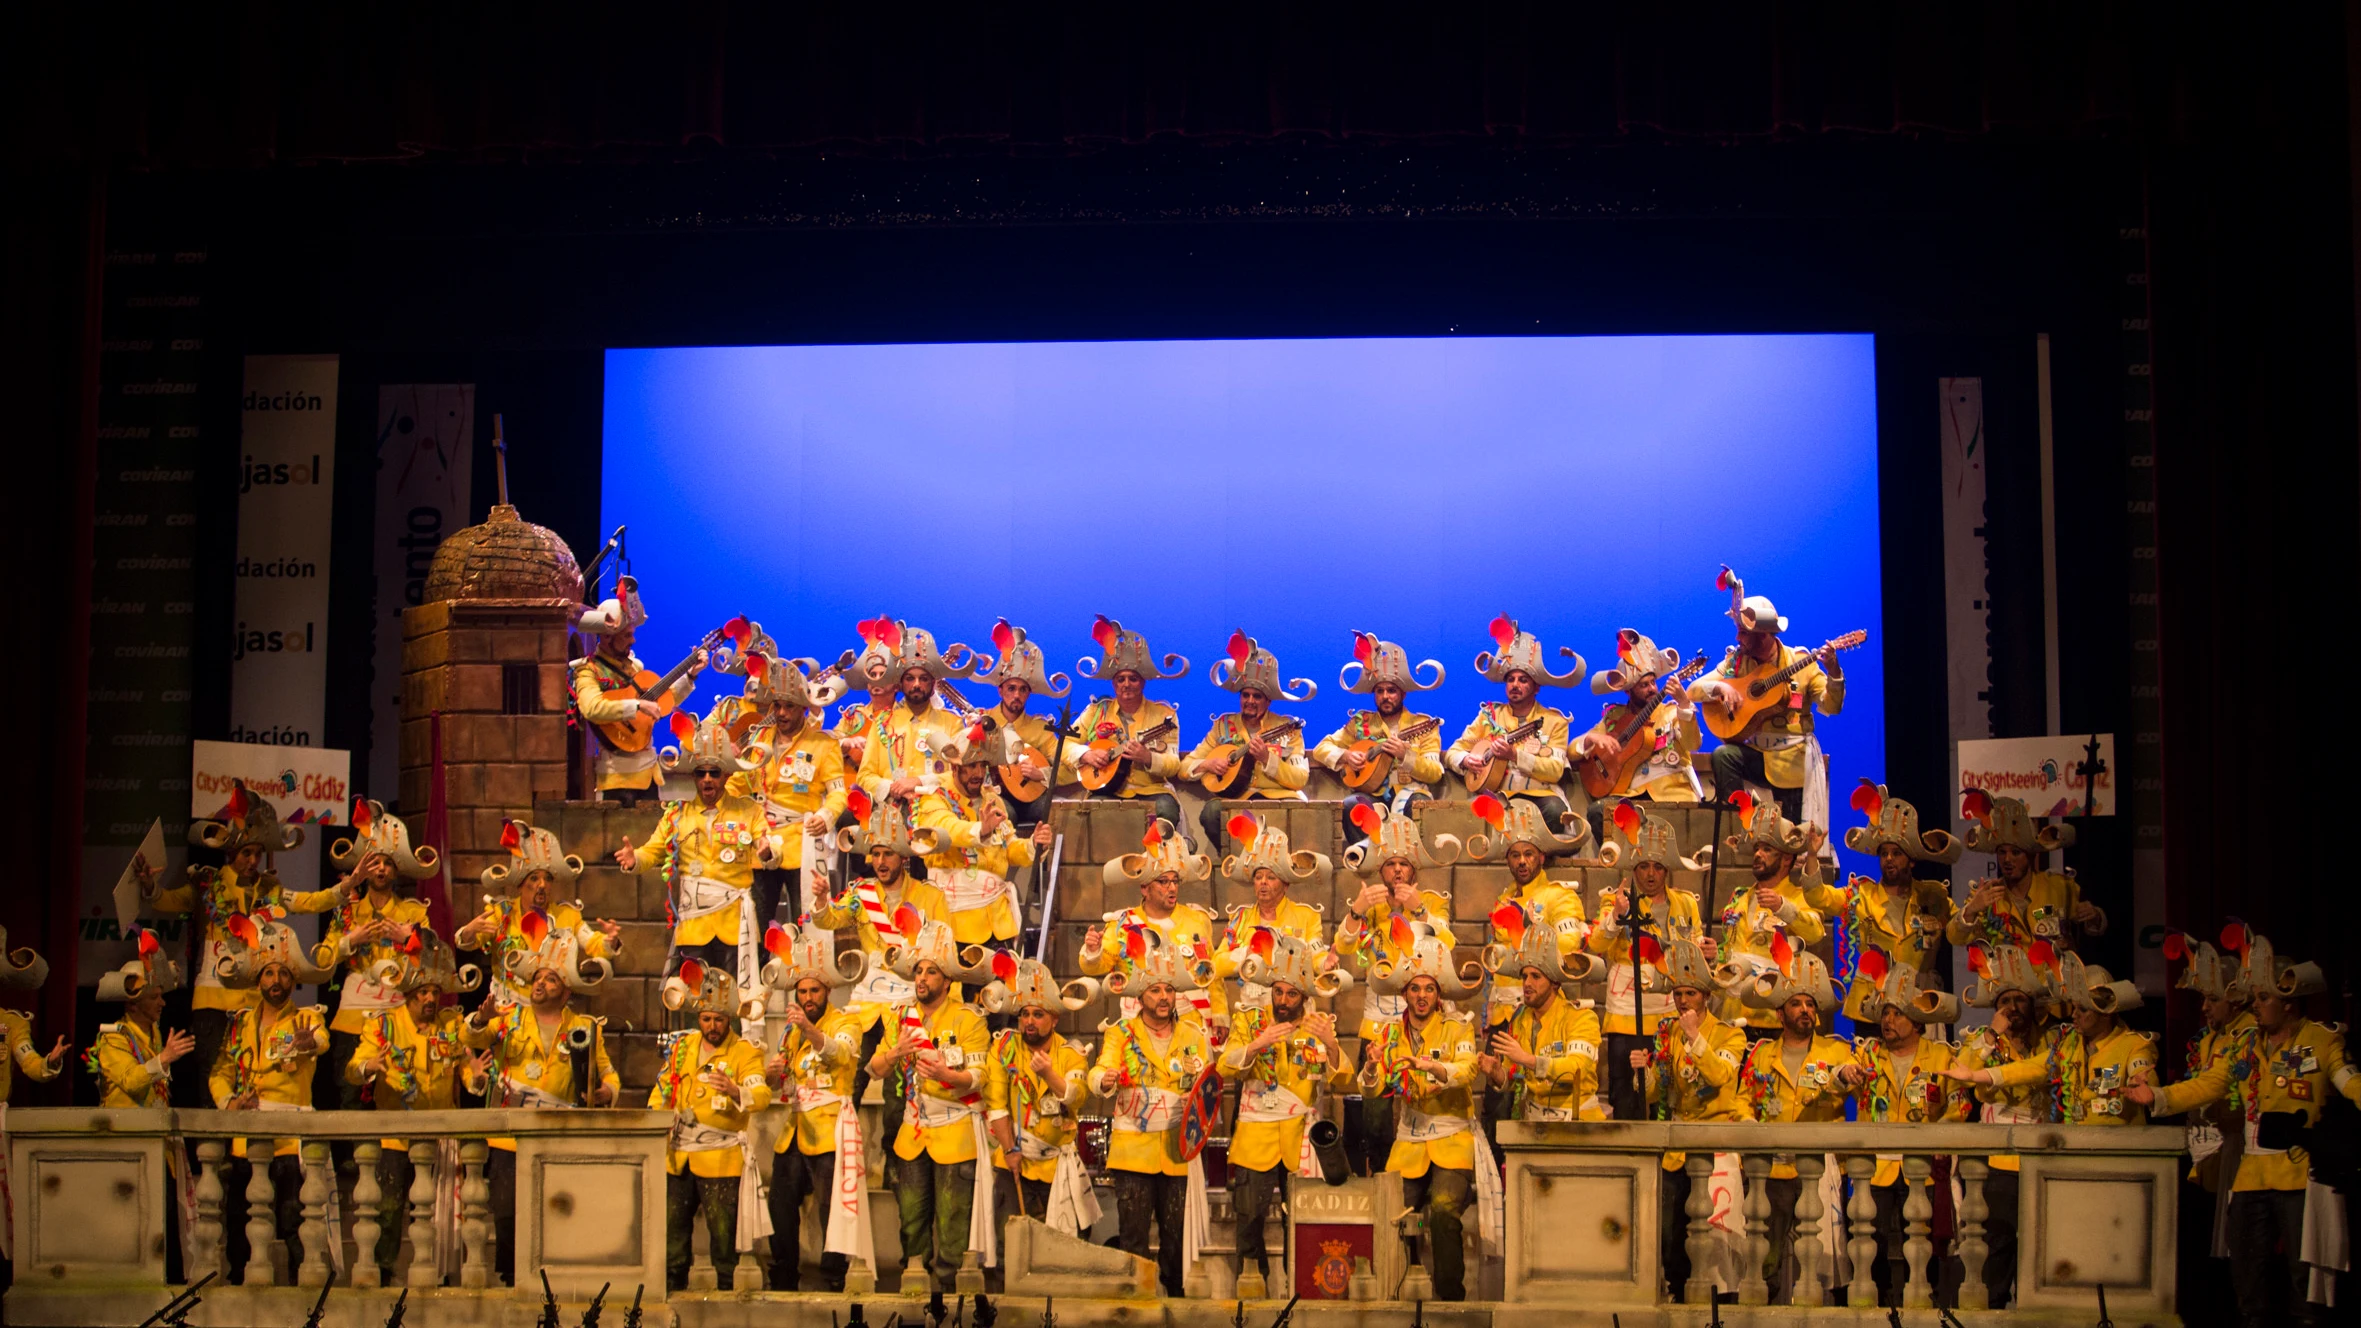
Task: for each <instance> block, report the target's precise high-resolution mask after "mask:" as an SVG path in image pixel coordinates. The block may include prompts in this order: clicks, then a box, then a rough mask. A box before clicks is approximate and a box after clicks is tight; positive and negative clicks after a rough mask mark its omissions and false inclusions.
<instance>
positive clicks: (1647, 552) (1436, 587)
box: [602, 335, 1884, 827]
mask: <svg viewBox="0 0 2361 1328" xmlns="http://www.w3.org/2000/svg"><path fill="white" fill-rule="evenodd" d="M1873 359H1874V355H1873V346H1872V339H1871V338H1870V337H1868V336H1866V335H1829V336H1710V337H1532V338H1475V337H1467V338H1458V337H1453V338H1403V339H1368V340H1309V341H1145V342H1058V343H1048V342H1041V343H1008V344H970V345H902V346H751V347H687V348H671V349H654V350H615V351H610V352H608V355H607V366H606V419H605V443H604V449H605V450H604V457H605V462H604V466H605V473H604V481H603V489H602V504H603V519H604V528H606V529H612V528H613V527H614V526H616V525H619V524H628V525H629V526H630V528H631V530H630V536H629V549H630V554H631V562H632V570H633V571H634V573H635V574H637V575H638V576H639V578H640V580H641V583H642V589H643V593H644V594H645V597H646V600H647V604H648V609H649V612H650V614H651V615H652V616H651V620H650V622H649V624H648V626H647V627H646V628H645V629H643V631H642V632H641V635H640V644H639V653H640V656H641V658H642V659H644V660H645V661H647V663H648V664H649V666H650V667H652V668H655V669H657V670H659V671H661V670H662V669H664V668H666V667H668V666H669V665H670V664H671V663H672V662H673V661H674V660H676V659H678V658H679V656H680V655H681V654H682V653H683V652H684V651H686V650H687V649H688V648H689V646H691V645H692V644H694V642H695V641H696V639H697V638H698V637H699V636H701V635H702V634H703V633H704V632H706V631H707V630H709V629H711V628H712V627H714V626H716V625H718V624H720V623H721V622H722V621H723V620H725V619H727V618H728V617H730V616H731V615H733V614H741V613H742V614H745V615H747V616H749V617H752V618H755V619H757V620H759V621H760V622H761V623H762V624H763V626H764V627H765V628H766V629H767V630H769V631H770V632H771V633H772V635H773V636H775V637H776V638H777V639H778V640H779V642H780V644H781V645H782V646H783V647H784V648H786V649H788V650H789V651H791V652H793V653H797V654H804V655H811V656H816V657H820V658H823V659H826V658H832V657H834V656H835V655H836V654H837V653H838V652H839V651H841V650H843V649H845V648H846V647H848V646H857V645H858V644H859V642H858V639H857V638H856V636H855V634H854V631H853V624H854V622H856V621H857V620H859V619H863V618H867V617H870V616H872V615H873V614H877V613H880V612H882V613H884V614H886V615H888V616H891V617H896V618H901V619H905V620H907V621H909V622H910V623H912V624H913V625H916V626H922V627H925V628H927V629H928V630H930V631H932V632H933V633H934V634H935V636H936V639H937V640H938V641H939V642H941V643H942V644H943V645H945V646H948V645H949V644H950V643H951V642H953V641H966V642H969V643H971V644H977V645H982V646H985V647H986V648H987V649H989V640H990V632H991V627H992V623H993V620H994V618H995V617H997V616H1003V615H1004V616H1006V617H1007V618H1008V619H1009V620H1010V621H1012V622H1014V623H1016V624H1018V625H1020V626H1022V627H1024V628H1026V629H1027V630H1028V631H1029V632H1030V633H1031V634H1032V636H1033V639H1035V640H1036V641H1038V642H1040V643H1041V645H1042V648H1043V649H1044V651H1045V652H1046V653H1047V654H1048V656H1049V660H1050V666H1051V668H1052V669H1055V670H1063V671H1065V672H1066V673H1068V674H1072V673H1073V672H1074V660H1075V658H1076V657H1077V656H1079V655H1096V654H1097V653H1098V651H1097V649H1096V647H1095V644H1094V643H1093V642H1092V640H1091V639H1090V635H1089V629H1090V626H1091V621H1092V617H1093V615H1094V614H1099V613H1104V614H1106V615H1108V616H1109V617H1112V618H1115V619H1118V620H1120V621H1121V622H1122V623H1123V625H1124V626H1126V627H1129V628H1133V629H1136V630H1138V631H1141V632H1143V633H1145V634H1146V636H1147V638H1148V642H1149V644H1150V645H1151V646H1152V647H1153V648H1154V649H1156V650H1157V651H1158V652H1159V653H1161V652H1164V651H1177V652H1179V653H1181V654H1184V655H1186V656H1188V657H1189V659H1190V660H1191V661H1192V667H1191V669H1190V672H1189V676H1188V677H1187V678H1186V679H1184V680H1182V681H1180V682H1177V683H1160V684H1151V689H1150V690H1151V694H1152V695H1157V696H1161V697H1164V698H1166V699H1169V700H1171V701H1172V702H1174V703H1175V704H1176V705H1177V706H1178V707H1179V710H1180V714H1181V717H1182V721H1183V726H1184V734H1183V736H1184V737H1185V738H1186V739H1187V740H1188V741H1190V742H1194V741H1195V740H1196V738H1197V737H1198V735H1199V733H1200V732H1201V730H1202V728H1203V726H1204V724H1205V722H1206V718H1207V716H1208V715H1210V714H1211V713H1213V712H1215V711H1218V710H1224V709H1231V708H1234V702H1233V701H1232V698H1231V697H1230V695H1229V694H1228V693H1226V692H1222V691H1220V690H1218V689H1216V688H1214V687H1213V686H1212V685H1211V684H1209V683H1208V682H1207V681H1206V680H1205V675H1206V672H1207V670H1208V669H1209V668H1210V667H1211V665H1212V664H1213V662H1214V661H1215V660H1216V659H1218V658H1220V657H1221V653H1222V650H1223V646H1224V643H1225V642H1226V641H1227V640H1228V638H1229V634H1230V631H1231V629H1232V628H1241V627H1242V628H1244V629H1245V630H1246V631H1247V633H1248V634H1249V635H1252V636H1254V637H1256V638H1258V639H1259V640H1260V641H1261V642H1262V643H1263V644H1264V645H1266V646H1268V647H1270V648H1271V649H1272V650H1273V651H1275V652H1276V653H1277V654H1278V657H1279V663H1280V667H1281V669H1282V671H1283V673H1284V674H1285V675H1286V676H1289V677H1298V676H1301V677H1308V678H1312V679H1314V680H1315V681H1317V682H1318V683H1319V685H1320V694H1319V696H1318V697H1317V698H1315V699H1314V700H1311V701H1309V702H1305V703H1303V704H1301V705H1294V706H1290V705H1288V704H1286V703H1281V704H1280V706H1279V709H1280V710H1281V711H1282V712H1290V711H1292V712H1296V713H1301V714H1302V715H1304V717H1305V719H1306V721H1307V725H1308V727H1309V728H1310V729H1311V731H1312V733H1313V734H1314V735H1315V736H1317V735H1318V734H1321V733H1324V732H1326V731H1327V730H1328V729H1330V728H1333V727H1334V726H1335V725H1336V724H1337V723H1339V722H1340V721H1341V720H1342V719H1343V717H1344V714H1345V711H1346V710H1347V709H1348V708H1349V706H1350V705H1351V703H1352V702H1353V701H1355V700H1357V699H1358V698H1354V697H1351V696H1350V695H1348V694H1346V693H1344V692H1343V691H1342V690H1341V689H1339V688H1338V687H1337V685H1336V677H1337V670H1338V669H1339V668H1340V667H1341V666H1342V665H1343V664H1344V663H1345V662H1346V661H1347V660H1349V659H1350V658H1351V657H1352V655H1351V650H1352V638H1351V634H1350V633H1351V631H1352V629H1355V628H1361V629H1366V630H1369V631H1373V632H1376V633H1378V634H1379V635H1381V636H1384V637H1386V638H1388V639H1390V640H1395V641H1399V642H1401V643H1402V644H1403V646H1404V647H1405V648H1406V649H1407V650H1408V651H1409V652H1410V657H1411V659H1412V660H1413V661H1415V660H1419V659H1425V658H1433V659H1437V660H1440V661H1441V662H1442V663H1443V664H1444V666H1445V667H1446V669H1447V670H1448V677H1447V679H1446V681H1445V683H1444V685H1443V687H1442V688H1441V689H1440V690H1439V691H1436V692H1433V693H1429V694H1426V695H1423V696H1420V697H1418V698H1416V699H1415V700H1414V701H1413V705H1414V707H1415V708H1418V709H1421V710H1426V711H1430V712H1434V713H1439V714H1442V715H1444V716H1445V717H1446V719H1447V724H1446V728H1445V741H1446V742H1447V741H1449V739H1450V738H1451V737H1452V736H1455V735H1456V734H1457V732H1458V728H1459V725H1461V724H1462V723H1464V722H1465V721H1466V719H1467V717H1468V716H1469V715H1470V714H1472V713H1473V711H1474V708H1475V706H1476V703H1477V702H1478V701H1479V700H1480V699H1483V698H1488V697H1493V696H1497V695H1498V694H1499V689H1498V687H1497V686H1496V685H1494V684H1490V683H1486V682H1485V681H1484V680H1483V679H1482V678H1481V677H1480V676H1479V675H1478V674H1477V673H1476V672H1475V670H1474V668H1473V667H1472V665H1471V663H1470V661H1471V660H1472V659H1473V658H1474V656H1475V655H1476V653H1477V652H1478V651H1482V650H1486V649H1489V648H1490V647H1491V638H1490V637H1489V636H1488V635H1487V633H1486V630H1485V629H1486V624H1487V623H1489V622H1490V620H1491V619H1492V617H1493V615H1495V614H1497V613H1501V612H1504V611H1505V612H1507V613H1509V614H1510V615H1511V616H1513V617H1515V618H1517V619H1518V620H1519V621H1520V622H1521V623H1522V624H1523V625H1524V626H1525V627H1526V628H1527V630H1530V631H1533V632H1535V633H1536V634H1537V635H1539V636H1540V638H1541V641H1542V644H1543V646H1544V647H1545V648H1546V649H1547V650H1548V651H1549V653H1550V655H1551V657H1552V658H1553V660H1554V659H1555V658H1556V651H1557V648H1558V647H1559V646H1561V645H1567V646H1572V647H1573V648H1574V649H1575V650H1577V651H1579V652H1580V653H1581V654H1582V655H1583V656H1584V657H1585V658H1586V659H1587V660H1588V661H1589V662H1590V665H1591V668H1592V670H1593V671H1597V670H1599V669H1603V668H1605V667H1608V666H1609V665H1610V664H1612V662H1613V654H1614V633H1615V630H1616V629H1617V628H1619V627H1626V626H1628V627H1634V628H1637V629H1638V630H1640V631H1642V632H1645V633H1647V634H1648V635H1650V636H1652V637H1654V638H1655V640H1656V641H1657V643H1658V644H1659V645H1661V646H1668V647H1678V648H1679V649H1680V650H1681V651H1682V652H1683V653H1684V655H1686V654H1691V653H1694V652H1695V651H1697V650H1699V649H1704V650H1706V651H1708V652H1709V653H1710V654H1711V655H1712V656H1713V658H1715V659H1716V660H1718V659H1719V658H1720V654H1721V651H1722V649H1723V647H1724V646H1725V645H1727V644H1728V643H1729V642H1730V640H1731V639H1732V633H1731V627H1730V623H1729V620H1728V619H1727V618H1725V617H1724V616H1723V612H1724V610H1725V609H1726V608H1727V607H1728V596H1727V595H1726V594H1724V593H1723V592H1721V591H1717V590H1715V589H1714V588H1713V580H1714V576H1715V573H1716V572H1717V571H1718V570H1719V568H1720V566H1721V564H1722V563H1725V562H1727V563H1729V564H1730V565H1732V566H1733V567H1735V568H1737V569H1738V571H1739V572H1740V573H1741V574H1742V575H1744V576H1745V578H1746V582H1747V588H1748V589H1749V590H1750V591H1752V592H1754V593H1757V594H1762V595H1768V596H1769V597H1771V598H1772V599H1773V600H1774V601H1776V602H1777V604H1778V606H1779V609H1780V611H1781V612H1782V613H1784V614H1786V615H1787V616H1788V618H1789V619H1790V620H1791V622H1792V624H1793V626H1792V630H1791V631H1790V633H1789V639H1790V640H1791V641H1792V642H1793V643H1796V644H1801V645H1811V644H1816V643H1818V642H1819V641H1820V640H1823V639H1825V638H1827V637H1830V636H1834V635H1836V634H1838V633H1840V632H1843V631H1846V630H1849V629H1852V628H1855V627H1862V628H1867V629H1868V630H1869V632H1870V638H1871V639H1870V645H1869V647H1868V648H1866V649H1863V650H1857V651H1854V652H1852V653H1851V654H1849V655H1847V656H1846V658H1845V668H1846V675H1847V679H1848V687H1849V694H1848V699H1847V703H1846V707H1845V713H1844V714H1843V716H1842V717H1840V718H1838V719H1836V720H1833V721H1829V722H1827V723H1825V724H1824V725H1823V726H1822V729H1821V739H1822V742H1823V744H1824V745H1825V746H1826V747H1827V749H1828V751H1829V754H1830V759H1831V763H1832V768H1831V772H1830V774H1831V778H1830V786H1831V788H1830V791H1831V796H1832V800H1833V801H1834V803H1835V805H1836V807H1837V808H1838V813H1837V816H1836V820H1837V823H1838V825H1839V826H1840V827H1841V826H1844V825H1846V824H1849V823H1850V821H1851V820H1852V819H1853V817H1852V816H1851V814H1850V813H1848V812H1846V811H1845V810H1844V804H1845V799H1846V798H1847V796H1848V794H1849V791H1850V790H1851V788H1852V786H1853V784H1854V781H1855V779H1856V778H1857V777H1858V776H1861V775H1869V776H1872V777H1876V776H1879V775H1881V774H1882V771H1883V764H1884V755H1883V753H1884V733H1883V712H1884V686H1883V679H1882V677H1881V676H1880V669H1879V661H1880V654H1881V651H1880V639H1879V637H1880V628H1881V623H1880V619H1879V606H1880V595H1879V546H1878V520H1877V429H1876V395H1875V393H1876V389H1875V377H1874V372H1873ZM964 690H965V691H966V693H967V695H968V696H969V697H970V698H971V699H974V700H978V701H979V702H980V701H981V700H982V699H983V694H982V692H981V690H980V689H978V688H975V687H973V686H970V687H968V688H966V689H964ZM1094 690H1098V691H1104V690H1106V685H1105V684H1091V683H1085V682H1082V681H1080V680H1079V679H1077V681H1076V684H1075V695H1076V698H1077V699H1079V698H1081V697H1083V696H1086V695H1089V694H1091V693H1092V692H1093V691H1094ZM714 694H715V692H714V684H713V683H711V682H708V683H706V684H705V685H703V686H701V687H700V689H699V698H698V704H699V707H700V708H702V707H703V705H704V704H706V703H708V702H710V700H711V699H712V697H713V696H714ZM1542 698H1543V700H1544V701H1545V702H1546V703H1548V704H1551V705H1555V706H1558V707H1560V708H1561V709H1565V710H1567V711H1568V712H1569V713H1570V714H1571V715H1572V716H1573V718H1574V720H1575V723H1576V725H1577V727H1578V728H1580V727H1583V726H1587V725H1588V724H1589V723H1590V722H1592V721H1593V720H1595V719H1596V718H1597V715H1598V705H1599V699H1598V698H1594V697H1593V696H1592V695H1591V693H1590V691H1589V686H1588V683H1587V681H1585V682H1584V683H1583V684H1581V685H1578V686H1577V687H1576V688H1573V689H1554V688H1544V689H1543V691H1542ZM1034 708H1035V709H1036V710H1041V709H1044V708H1045V707H1044V704H1043V703H1042V702H1040V701H1036V702H1035V706H1034ZM1046 708H1049V709H1052V710H1054V704H1051V705H1049V706H1048V707H1046Z"/></svg>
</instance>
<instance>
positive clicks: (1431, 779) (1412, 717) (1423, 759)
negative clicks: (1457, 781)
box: [1312, 710, 1443, 801]
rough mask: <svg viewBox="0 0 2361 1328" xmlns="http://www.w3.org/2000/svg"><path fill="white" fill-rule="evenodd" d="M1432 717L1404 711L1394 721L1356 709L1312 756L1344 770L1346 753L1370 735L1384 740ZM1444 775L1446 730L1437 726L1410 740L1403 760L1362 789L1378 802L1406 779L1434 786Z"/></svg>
mask: <svg viewBox="0 0 2361 1328" xmlns="http://www.w3.org/2000/svg"><path fill="white" fill-rule="evenodd" d="M1433 718H1434V716H1432V715H1417V714H1412V713H1411V712H1410V711H1407V710H1405V711H1403V712H1402V713H1401V714H1398V715H1396V716H1394V717H1393V721H1392V722H1391V723H1388V722H1387V720H1386V717H1385V716H1383V715H1381V714H1378V713H1377V712H1376V711H1374V710H1360V711H1355V712H1354V714H1353V717H1352V718H1351V719H1348V720H1346V721H1345V722H1344V727H1342V728H1340V729H1338V730H1337V731H1336V732H1334V733H1331V734H1329V735H1328V736H1327V737H1325V738H1322V739H1320V745H1319V746H1317V747H1314V748H1312V759H1313V760H1315V761H1318V762H1319V763H1320V764H1322V765H1324V766H1327V767H1328V768H1329V769H1331V770H1334V771H1337V772H1339V773H1342V772H1343V770H1344V754H1345V752H1346V751H1347V750H1349V749H1350V748H1351V747H1352V745H1353V744H1354V743H1356V742H1361V741H1363V740H1365V739H1370V738H1375V739H1377V740H1379V741H1381V742H1382V741H1383V740H1385V739H1387V738H1391V737H1393V736H1395V735H1396V734H1398V733H1400V732H1401V731H1402V730H1403V729H1404V728H1406V727H1408V726H1409V725H1412V724H1417V723H1420V722H1422V721H1425V720H1430V719H1433ZM1442 778H1443V731H1442V727H1441V726H1440V725H1437V726H1436V727H1434V728H1431V729H1428V730H1427V731H1426V732H1424V733H1422V734H1419V735H1418V736H1417V737H1415V738H1412V739H1410V750H1409V751H1407V752H1404V753H1402V759H1401V760H1399V761H1396V762H1394V768H1393V769H1391V770H1388V771H1387V772H1386V775H1385V778H1384V779H1382V780H1380V781H1379V782H1378V783H1377V784H1375V785H1374V786H1372V787H1370V788H1366V789H1363V790H1361V792H1363V793H1365V794H1367V795H1368V796H1370V797H1372V798H1376V799H1378V800H1379V801H1384V800H1385V799H1386V798H1388V797H1391V796H1392V795H1393V793H1394V792H1395V791H1396V790H1397V789H1399V788H1401V787H1402V785H1403V784H1404V782H1409V783H1413V784H1425V785H1429V786H1432V785H1433V784H1435V783H1437V782H1439V781H1441V779H1442Z"/></svg>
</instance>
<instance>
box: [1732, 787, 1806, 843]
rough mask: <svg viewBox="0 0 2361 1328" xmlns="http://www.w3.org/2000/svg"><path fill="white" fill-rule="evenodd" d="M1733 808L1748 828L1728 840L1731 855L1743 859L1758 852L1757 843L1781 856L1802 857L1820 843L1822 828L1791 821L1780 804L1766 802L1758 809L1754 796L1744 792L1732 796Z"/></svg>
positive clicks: (1740, 791) (1804, 822)
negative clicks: (1783, 854) (1743, 818)
mask: <svg viewBox="0 0 2361 1328" xmlns="http://www.w3.org/2000/svg"><path fill="white" fill-rule="evenodd" d="M1730 802H1731V805H1733V806H1735V807H1737V808H1738V814H1739V815H1741V816H1743V817H1745V818H1746V821H1745V829H1743V830H1741V831H1739V832H1738V833H1737V834H1734V835H1731V836H1730V837H1729V838H1727V839H1724V840H1723V841H1722V843H1723V844H1724V845H1726V846H1727V847H1728V848H1729V850H1730V852H1731V853H1732V854H1734V855H1736V856H1737V857H1739V858H1741V859H1743V858H1746V857H1748V856H1750V855H1751V854H1752V853H1753V852H1754V847H1755V845H1757V844H1765V845H1768V846H1770V847H1771V848H1773V849H1776V850H1778V851H1779V852H1781V853H1793V854H1796V855H1798V856H1801V855H1803V854H1807V853H1810V852H1811V851H1812V850H1813V849H1815V848H1817V847H1819V844H1820V827H1818V826H1816V825H1813V824H1812V823H1811V822H1810V821H1801V822H1798V821H1790V820H1788V819H1787V818H1786V817H1784V816H1781V815H1780V814H1779V804H1778V803H1775V802H1766V803H1764V804H1762V805H1761V806H1759V807H1758V806H1756V805H1755V802H1754V795H1753V794H1751V793H1749V792H1747V791H1746V790H1745V789H1740V790H1738V791H1737V792H1736V793H1733V794H1731V795H1730Z"/></svg>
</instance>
